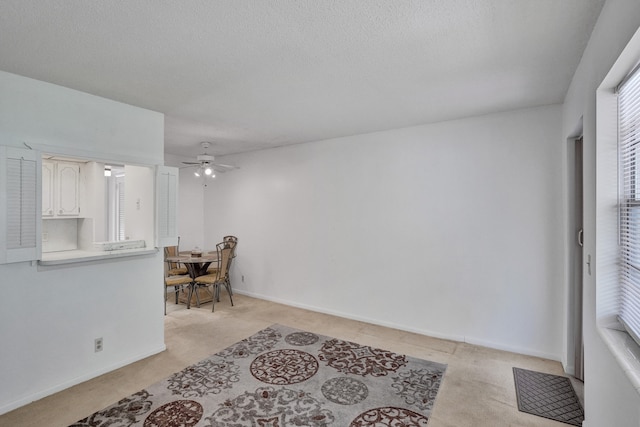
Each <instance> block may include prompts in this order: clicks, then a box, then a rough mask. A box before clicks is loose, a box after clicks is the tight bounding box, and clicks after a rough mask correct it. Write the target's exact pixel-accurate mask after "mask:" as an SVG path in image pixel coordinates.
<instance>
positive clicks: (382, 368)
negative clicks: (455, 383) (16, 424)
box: [72, 325, 446, 427]
mask: <svg viewBox="0 0 640 427" xmlns="http://www.w3.org/2000/svg"><path fill="white" fill-rule="evenodd" d="M445 369H446V365H444V364H440V363H435V362H430V361H427V360H420V359H416V358H412V357H409V356H405V355H402V354H397V353H393V352H391V351H386V350H381V349H378V348H373V347H369V346H364V345H360V344H356V343H353V342H350V341H343V340H339V339H335V338H330V337H326V336H322V335H317V334H313V333H310V332H304V331H300V330H297V329H293V328H290V327H287V326H282V325H272V326H270V327H268V328H266V329H264V330H262V331H260V332H258V333H256V334H255V335H253V336H251V337H249V338H247V339H244V340H242V341H240V342H238V343H236V344H234V345H232V346H231V347H228V348H226V349H225V350H223V351H221V352H219V353H217V354H214V355H213V356H211V357H208V358H207V359H204V360H202V361H201V362H198V363H196V364H195V365H192V366H189V367H187V368H185V369H184V370H182V371H180V372H177V373H175V374H173V375H171V376H170V377H168V378H166V379H164V380H162V381H160V382H158V383H156V384H153V385H151V386H149V387H147V388H145V389H144V390H141V391H139V392H137V393H135V394H133V395H131V396H129V397H126V398H124V399H122V400H120V401H119V402H117V403H115V404H113V405H111V406H109V407H107V408H105V409H103V410H102V411H98V412H96V413H94V414H92V415H90V416H88V417H87V418H84V419H82V420H80V421H78V422H76V423H75V424H72V427H81V426H91V427H116V426H118V427H119V426H144V427H152V426H158V427H159V426H163V427H169V426H171V427H178V426H180V427H191V426H219V427H245V426H246V427H284V426H313V427H316V426H336V427H343V426H349V427H365V426H426V425H427V422H428V421H429V417H430V415H431V410H432V408H433V404H434V402H435V398H436V395H437V393H438V388H439V387H440V384H441V382H442V379H443V375H444V372H445Z"/></svg>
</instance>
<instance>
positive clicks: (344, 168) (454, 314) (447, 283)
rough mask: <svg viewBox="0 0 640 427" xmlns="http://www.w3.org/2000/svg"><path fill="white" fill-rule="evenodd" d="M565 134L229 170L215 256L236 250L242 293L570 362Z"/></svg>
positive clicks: (212, 190) (515, 131) (213, 190)
mask: <svg viewBox="0 0 640 427" xmlns="http://www.w3.org/2000/svg"><path fill="white" fill-rule="evenodd" d="M560 131H561V108H560V106H548V107H541V108H534V109H527V110H520V111H513V112H508V113H502V114H494V115H489V116H482V117H474V118H469V119H464V120H457V121H451V122H444V123H438V124H432V125H425V126H418V127H411V128H404V129H398V130H391V131H386V132H378V133H373V134H366V135H358V136H352V137H346V138H339V139H334V140H328V141H321V142H317V143H308V144H301V145H297V146H292V147H283V148H278V149H271V150H264V151H259V152H253V153H247V154H243V155H237V156H230V157H226V158H225V163H232V164H237V165H239V166H240V167H241V169H239V170H236V171H233V172H229V173H226V174H220V175H219V176H218V177H217V178H216V183H215V184H212V185H209V186H208V187H207V188H206V189H205V204H204V211H205V216H204V222H205V227H204V229H205V230H206V232H205V246H206V247H213V245H214V244H215V242H218V241H220V240H221V238H222V236H223V235H226V234H234V235H236V236H238V238H239V246H238V257H237V260H236V263H235V266H234V271H233V279H232V280H233V285H234V288H235V289H237V290H238V292H242V293H247V294H251V295H256V296H259V297H263V298H267V299H272V300H277V301H282V302H285V303H288V304H292V305H298V306H303V307H308V308H311V309H313V310H318V311H323V312H330V313H335V314H338V315H341V316H345V317H351V318H356V319H362V320H365V321H369V322H372V323H378V324H384V325H389V326H393V327H397V328H400V329H405V330H410V331H416V332H419V333H423V334H428V335H432V336H437V337H445V338H452V339H455V340H464V341H468V342H472V343H478V344H482V345H487V346H491V347H496V348H502V349H508V350H513V351H517V352H521V353H527V354H533V355H539V356H544V357H549V358H552V359H557V360H560V358H561V356H562V336H563V327H564V325H563V322H564V305H565V303H564V288H563V286H564V285H563V271H564V270H563V262H562V248H563V247H562V239H561V237H560V236H561V231H562V203H561V197H562V191H561V190H562V186H561V185H560V183H561V182H562V166H563V164H562V159H561V146H560V144H559V140H560ZM182 200H183V201H184V199H182ZM183 231H184V230H182V229H181V230H180V233H181V234H183ZM243 275H244V278H245V282H244V283H242V276H243Z"/></svg>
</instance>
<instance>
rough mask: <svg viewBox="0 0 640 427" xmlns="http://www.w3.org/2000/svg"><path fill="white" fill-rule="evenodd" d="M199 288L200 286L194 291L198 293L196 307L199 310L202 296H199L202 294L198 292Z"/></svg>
mask: <svg viewBox="0 0 640 427" xmlns="http://www.w3.org/2000/svg"><path fill="white" fill-rule="evenodd" d="M199 288H200V286H196V287H195V288H194V291H195V292H196V306H197V307H198V308H200V295H199V294H200V292H198V289H199Z"/></svg>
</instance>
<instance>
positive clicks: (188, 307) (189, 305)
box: [187, 284, 193, 310]
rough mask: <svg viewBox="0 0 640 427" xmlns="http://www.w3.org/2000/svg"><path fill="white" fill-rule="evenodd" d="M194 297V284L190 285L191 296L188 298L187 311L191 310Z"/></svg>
mask: <svg viewBox="0 0 640 427" xmlns="http://www.w3.org/2000/svg"><path fill="white" fill-rule="evenodd" d="M192 295H193V284H191V285H189V295H188V297H187V310H188V309H190V308H191V296H192Z"/></svg>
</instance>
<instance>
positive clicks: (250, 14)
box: [0, 0, 604, 156]
mask: <svg viewBox="0 0 640 427" xmlns="http://www.w3.org/2000/svg"><path fill="white" fill-rule="evenodd" d="M603 1H604V0H416V1H408V0H384V1H383V0H357V1H356V0H334V1H328V0H327V1H323V0H272V1H266V0H263V1H256V0H224V1H220V0H218V1H211V0H198V1H196V0H193V1H179V0H175V1H169V0H165V1H158V0H129V1H122V0H118V1H116V0H64V1H63V0H58V1H53V0H52V1H43V0H1V1H0V70H4V71H8V72H11V73H16V74H20V75H23V76H27V77H32V78H35V79H38V80H44V81H48V82H52V83H56V84H59V85H63V86H67V87H70V88H74V89H78V90H81V91H85V92H89V93H92V94H95V95H100V96H103V97H106V98H111V99H114V100H118V101H122V102H125V103H128V104H133V105H137V106H140V107H144V108H148V109H151V110H155V111H160V112H162V113H164V114H165V115H166V124H165V151H166V152H167V153H170V154H176V155H185V154H186V155H190V156H195V155H196V154H198V153H199V152H201V148H200V146H199V142H200V141H205V140H206V141H212V143H213V144H212V148H211V149H210V150H209V153H210V154H216V155H222V154H230V153H237V152H243V151H248V150H254V149H259V148H267V147H274V146H280V145H285V144H294V143H300V142H307V141H315V140H322V139H326V138H332V137H338V136H346V135H353V134H359V133H366V132H372V131H376V130H384V129H391V128H397V127H403V126H410V125H416V124H422V123H429V122H434V121H441V120H448V119H453V118H460V117H466V116H472V115H479V114H486V113H491V112H497V111H504V110H509V109H514V108H521V107H531V106H539V105H547V104H555V103H562V102H563V99H564V96H565V93H566V91H567V88H568V85H569V82H570V80H571V77H572V76H573V73H574V70H575V68H576V67H577V65H578V62H579V61H580V58H581V56H582V52H583V50H584V48H585V46H586V43H587V41H588V38H589V35H590V33H591V30H592V29H593V26H594V23H595V20H596V18H597V16H598V14H599V12H600V9H601V7H602V4H603Z"/></svg>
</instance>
